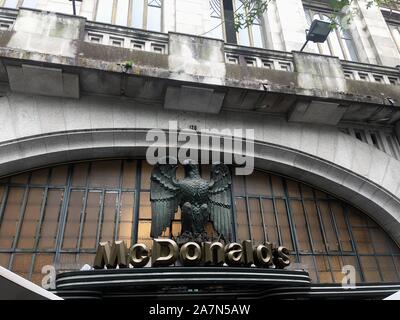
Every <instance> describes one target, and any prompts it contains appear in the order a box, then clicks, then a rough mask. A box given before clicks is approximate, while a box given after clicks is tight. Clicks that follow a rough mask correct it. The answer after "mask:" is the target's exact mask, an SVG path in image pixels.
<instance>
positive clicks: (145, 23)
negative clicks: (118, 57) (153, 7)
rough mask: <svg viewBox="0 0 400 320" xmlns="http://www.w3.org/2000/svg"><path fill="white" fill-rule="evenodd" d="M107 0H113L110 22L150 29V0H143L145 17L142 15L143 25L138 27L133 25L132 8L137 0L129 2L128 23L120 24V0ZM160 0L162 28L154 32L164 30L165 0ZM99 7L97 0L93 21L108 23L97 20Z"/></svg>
mask: <svg viewBox="0 0 400 320" xmlns="http://www.w3.org/2000/svg"><path fill="white" fill-rule="evenodd" d="M107 1H112V5H111V7H112V12H111V22H109V23H108V24H112V25H117V26H122V27H128V28H134V29H143V30H148V28H147V27H148V7H149V6H150V5H149V0H142V1H143V17H142V19H143V20H142V27H141V28H138V27H134V26H133V14H132V11H133V10H132V9H133V5H134V1H135V0H128V1H129V4H128V12H127V25H119V24H116V21H117V11H118V1H119V0H107ZM159 1H160V4H161V6H160V9H161V12H160V14H161V17H160V30H159V31H152V32H163V30H164V1H163V0H159ZM98 9H99V0H96V3H95V8H94V10H93V21H95V22H99V23H107V22H100V21H97V14H98Z"/></svg>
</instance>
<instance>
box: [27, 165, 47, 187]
mask: <svg viewBox="0 0 400 320" xmlns="http://www.w3.org/2000/svg"><path fill="white" fill-rule="evenodd" d="M48 176H49V169H42V170H36V171H33V172H32V177H31V184H41V185H43V184H47V178H48Z"/></svg>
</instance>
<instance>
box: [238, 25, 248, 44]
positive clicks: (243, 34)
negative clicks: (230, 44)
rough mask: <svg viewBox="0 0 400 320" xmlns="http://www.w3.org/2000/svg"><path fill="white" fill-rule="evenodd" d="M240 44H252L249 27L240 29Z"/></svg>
mask: <svg viewBox="0 0 400 320" xmlns="http://www.w3.org/2000/svg"><path fill="white" fill-rule="evenodd" d="M238 33H239V35H238V37H239V44H240V45H241V46H247V47H249V46H250V36H249V29H248V28H245V29H239V32H238Z"/></svg>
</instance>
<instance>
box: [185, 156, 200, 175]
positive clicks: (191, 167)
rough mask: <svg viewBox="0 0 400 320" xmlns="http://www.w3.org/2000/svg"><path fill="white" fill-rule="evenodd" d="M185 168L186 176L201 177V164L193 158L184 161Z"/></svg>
mask: <svg viewBox="0 0 400 320" xmlns="http://www.w3.org/2000/svg"><path fill="white" fill-rule="evenodd" d="M183 168H184V169H185V177H186V178H198V177H200V172H199V165H198V164H197V163H194V162H193V161H192V160H186V161H185V162H184V163H183Z"/></svg>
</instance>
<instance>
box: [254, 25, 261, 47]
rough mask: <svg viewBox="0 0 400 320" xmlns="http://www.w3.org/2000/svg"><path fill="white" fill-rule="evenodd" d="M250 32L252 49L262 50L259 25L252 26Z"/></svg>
mask: <svg viewBox="0 0 400 320" xmlns="http://www.w3.org/2000/svg"><path fill="white" fill-rule="evenodd" d="M252 30H253V47H256V48H264V42H263V36H262V27H261V25H259V24H254V25H253V26H252Z"/></svg>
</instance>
